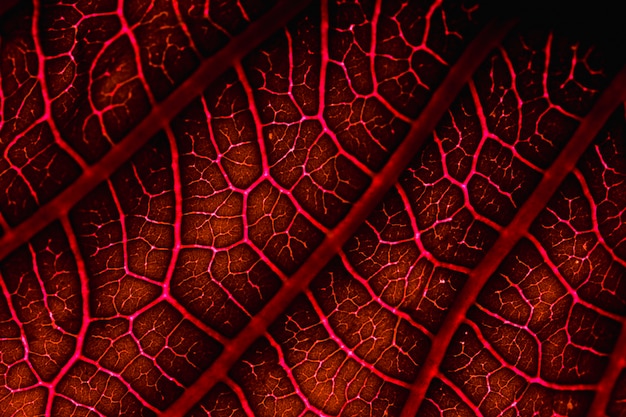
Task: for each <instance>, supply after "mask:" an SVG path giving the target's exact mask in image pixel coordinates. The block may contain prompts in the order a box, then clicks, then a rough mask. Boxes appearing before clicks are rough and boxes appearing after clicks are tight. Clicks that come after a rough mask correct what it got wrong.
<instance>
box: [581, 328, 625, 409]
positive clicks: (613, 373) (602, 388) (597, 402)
mask: <svg viewBox="0 0 626 417" xmlns="http://www.w3.org/2000/svg"><path fill="white" fill-rule="evenodd" d="M625 369H626V319H624V320H622V331H621V333H620V335H619V339H617V344H616V345H615V348H614V349H613V353H612V354H611V356H610V359H609V363H608V365H607V367H606V371H605V372H604V375H603V376H602V379H601V380H600V382H598V386H597V387H596V395H595V397H594V398H593V402H592V403H591V408H590V409H589V413H588V414H587V417H604V416H605V415H607V414H605V412H606V408H607V406H608V404H609V400H610V399H611V392H612V390H613V387H615V383H616V382H617V378H619V375H620V373H621V372H622V371H623V370H625Z"/></svg>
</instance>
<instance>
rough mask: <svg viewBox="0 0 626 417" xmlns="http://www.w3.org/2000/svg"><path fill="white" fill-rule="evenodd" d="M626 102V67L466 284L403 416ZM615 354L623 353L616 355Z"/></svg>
mask: <svg viewBox="0 0 626 417" xmlns="http://www.w3.org/2000/svg"><path fill="white" fill-rule="evenodd" d="M625 100H626V67H624V68H622V70H621V71H620V72H619V74H618V75H617V76H616V77H615V79H614V80H613V82H612V83H611V85H610V86H609V87H608V88H607V89H606V90H605V91H604V93H602V96H601V97H600V99H599V100H598V101H597V103H596V105H595V106H594V107H593V109H592V110H591V111H590V112H589V114H587V116H586V117H585V118H584V119H583V120H582V122H581V124H580V126H579V127H578V129H577V130H576V132H575V133H574V135H573V136H572V138H571V139H570V141H569V143H568V144H567V146H565V148H564V149H563V151H562V152H561V153H560V154H559V156H558V157H557V158H556V160H555V161H554V163H553V164H552V166H551V167H550V168H548V169H547V170H546V171H545V174H544V176H543V179H542V180H541V182H540V183H539V185H538V186H537V188H536V189H535V191H534V192H533V193H532V194H531V195H530V197H529V198H528V200H527V201H526V202H525V203H524V205H522V207H521V208H520V210H519V211H518V212H517V214H516V215H515V217H514V218H513V220H512V221H511V223H510V224H509V225H508V226H507V227H505V228H504V229H503V230H502V233H501V234H500V237H499V238H498V240H497V241H496V242H495V244H494V245H493V247H492V248H491V250H490V251H489V252H488V253H487V254H486V255H485V257H484V258H483V259H482V261H481V262H480V263H479V264H478V266H477V267H476V268H475V269H474V270H473V271H472V272H471V273H470V275H469V277H468V280H467V285H465V287H463V289H462V290H461V292H460V293H459V294H458V295H457V296H456V300H458V301H456V303H455V304H454V305H453V306H452V307H451V308H450V310H449V311H448V315H447V316H446V319H445V321H444V322H443V324H442V325H441V331H440V332H439V333H438V334H437V336H436V337H435V339H434V340H433V344H432V347H431V350H430V353H429V354H428V356H427V358H426V361H425V363H424V366H423V368H422V369H421V370H420V372H419V374H418V376H417V378H416V380H415V383H414V385H413V387H412V389H411V394H410V396H409V400H408V401H407V403H406V405H405V407H404V410H403V411H402V414H401V417H413V416H415V414H416V413H417V411H418V409H419V407H420V405H421V403H422V401H423V400H424V398H425V396H426V391H427V389H428V386H429V385H430V382H431V381H432V379H433V378H434V377H435V375H436V374H437V371H438V369H439V366H440V364H441V362H442V360H443V358H444V355H445V353H446V349H447V347H448V345H449V344H450V341H451V340H452V337H453V336H454V334H455V332H456V331H457V329H458V327H459V325H460V324H461V323H462V322H463V320H464V319H465V315H466V313H467V311H468V310H469V308H470V307H471V306H472V305H473V304H474V303H475V301H476V297H477V296H478V294H479V292H480V290H481V289H482V288H483V286H484V285H485V283H486V282H487V280H488V279H489V277H490V276H491V275H492V274H493V273H494V272H495V271H496V269H497V268H498V266H499V265H500V263H501V262H502V261H503V260H504V258H505V257H506V256H507V255H508V254H509V252H511V250H512V249H513V247H514V246H515V245H516V244H517V242H518V241H519V240H520V238H521V237H523V236H524V234H525V233H526V231H527V230H528V227H529V226H530V225H531V223H532V222H533V221H534V219H535V217H537V215H538V214H539V213H540V212H541V210H543V209H544V207H545V206H546V204H547V203H548V201H549V200H550V198H551V197H552V195H553V194H554V193H555V192H556V190H557V189H558V187H559V186H560V184H561V183H562V182H563V180H564V179H565V177H566V176H567V175H568V174H569V173H570V172H572V170H573V169H574V167H575V165H576V163H577V162H578V159H579V158H580V157H581V155H582V154H583V153H584V152H585V150H586V149H587V148H588V147H589V146H590V144H591V142H592V141H593V139H594V138H595V136H596V135H597V134H598V132H599V131H600V129H601V128H602V127H603V126H604V124H605V123H606V121H607V120H608V118H609V117H610V116H611V114H612V113H613V111H614V110H615V109H616V108H617V106H618V105H619V104H621V103H622V102H623V101H625ZM623 332H624V331H623ZM623 338H626V336H624V335H622V339H623ZM622 348H623V346H622ZM618 351H620V348H617V349H616V352H618ZM615 355H620V354H619V353H616V354H615Z"/></svg>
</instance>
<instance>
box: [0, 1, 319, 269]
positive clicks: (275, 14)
mask: <svg viewBox="0 0 626 417" xmlns="http://www.w3.org/2000/svg"><path fill="white" fill-rule="evenodd" d="M310 2H311V0H302V1H292V0H281V1H280V2H279V3H278V4H277V5H276V6H275V7H274V8H272V9H271V10H270V11H269V12H267V13H266V14H265V15H263V16H262V17H261V18H259V19H258V20H256V21H255V22H254V23H251V24H250V26H249V27H248V28H247V29H246V30H245V31H244V32H242V33H241V34H240V35H238V36H237V37H235V38H233V39H232V40H231V41H230V42H229V43H228V45H226V46H225V47H224V48H223V49H222V50H220V51H219V52H217V53H216V54H215V55H213V56H211V57H210V58H207V59H206V60H204V62H203V63H202V64H201V65H200V67H198V69H197V70H196V72H194V73H193V74H192V75H191V76H190V77H189V78H188V79H187V80H185V82H183V83H182V84H181V85H180V87H178V88H177V89H176V90H175V91H174V92H173V93H172V94H171V95H170V96H169V97H168V98H167V99H165V100H164V101H162V102H161V103H159V104H158V105H156V106H154V107H153V108H152V111H151V112H150V114H148V116H147V117H146V118H145V119H144V120H143V121H142V122H141V123H139V124H138V125H137V126H136V127H135V128H134V129H133V130H132V131H131V132H130V133H129V134H128V135H127V136H126V137H125V138H124V139H123V140H122V141H121V142H120V143H119V144H117V145H116V146H114V147H113V148H112V149H111V151H110V152H109V153H108V154H106V155H105V156H104V157H103V158H102V159H101V160H100V161H98V162H97V163H95V164H94V165H92V166H91V167H89V168H88V169H86V170H85V171H84V172H83V174H82V175H81V176H80V178H78V179H77V180H76V181H75V182H74V183H73V184H72V185H70V186H69V187H67V188H66V189H65V190H64V191H63V192H62V193H60V194H59V195H58V196H56V197H55V198H54V199H52V200H51V201H50V202H48V203H47V204H45V205H43V206H41V207H40V208H39V210H37V212H36V213H35V214H33V215H32V216H31V217H30V218H29V219H27V220H25V221H24V222H22V223H20V224H19V225H18V226H16V227H14V228H13V229H10V230H8V231H7V232H6V234H5V235H4V236H2V238H1V239H0V259H4V258H5V257H6V256H7V255H8V254H10V253H11V252H13V251H14V250H15V249H17V248H18V247H19V246H21V245H22V244H24V243H26V242H28V241H29V240H30V239H31V238H32V237H33V236H34V235H35V234H37V233H38V232H39V231H40V230H42V229H43V228H45V227H46V226H47V225H48V224H50V223H52V222H53V221H55V220H57V219H59V218H60V217H62V216H64V215H65V214H66V213H67V212H68V211H69V210H70V209H71V208H72V207H73V206H74V205H75V204H76V203H78V202H79V201H80V200H82V198H83V197H84V196H85V195H87V193H89V192H90V191H91V190H93V189H94V188H95V187H96V186H97V185H98V184H100V183H101V182H102V181H104V180H106V179H107V178H109V177H110V176H111V174H113V173H114V172H115V171H116V170H117V169H118V168H119V167H120V166H121V165H122V164H123V163H124V162H126V161H127V160H128V159H129V158H130V156H132V155H133V154H134V153H135V152H136V151H138V150H139V149H140V148H141V147H142V146H143V145H144V144H145V143H146V142H147V141H148V140H150V138H152V136H154V135H155V134H156V133H157V132H159V130H161V129H163V128H165V127H166V126H167V125H168V123H169V121H170V120H171V119H172V118H173V117H174V116H175V115H176V114H178V113H179V112H180V111H182V110H183V109H184V108H185V107H186V106H187V105H188V104H189V103H190V102H191V101H192V100H194V99H195V98H196V97H198V95H199V94H201V92H202V91H203V90H204V89H205V88H206V87H208V86H209V85H210V84H211V83H212V82H213V81H214V80H216V79H217V77H219V76H220V75H221V74H222V73H223V72H224V71H226V70H227V69H229V68H231V67H232V66H233V64H234V63H235V62H238V61H239V60H241V59H242V58H243V57H244V56H245V55H246V54H247V53H249V52H250V51H252V50H253V49H254V48H256V47H257V46H259V45H260V44H261V42H263V40H264V39H265V38H266V37H265V36H259V33H264V34H265V33H273V32H275V31H277V30H278V29H280V28H283V27H284V26H285V25H286V24H287V23H288V22H289V21H290V20H291V19H293V17H294V16H296V15H297V14H298V13H299V12H300V11H302V10H303V9H304V8H305V7H306V6H307V5H308V4H309V3H310Z"/></svg>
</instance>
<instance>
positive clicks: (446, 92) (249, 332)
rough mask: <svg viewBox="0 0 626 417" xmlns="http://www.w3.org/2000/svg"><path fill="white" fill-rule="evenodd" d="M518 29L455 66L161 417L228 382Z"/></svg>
mask: <svg viewBox="0 0 626 417" xmlns="http://www.w3.org/2000/svg"><path fill="white" fill-rule="evenodd" d="M513 24H514V22H512V21H507V22H492V23H490V24H489V25H487V27H485V29H483V31H482V32H481V33H480V34H479V35H478V36H477V37H476V38H475V39H474V40H473V41H472V42H471V43H470V45H469V46H468V48H467V49H466V50H465V52H464V53H463V54H462V55H461V57H460V58H459V60H458V61H457V63H456V64H454V66H452V68H451V69H450V72H449V73H448V75H447V76H446V78H445V79H444V81H443V82H442V83H441V85H440V87H439V88H438V89H437V92H435V94H433V96H432V98H431V100H430V101H429V103H428V105H427V106H426V107H425V108H424V110H423V111H422V113H421V114H420V116H419V118H418V119H417V120H416V121H415V122H414V123H413V126H412V127H411V130H410V132H409V134H408V136H407V137H406V139H405V140H404V141H403V142H402V144H401V145H400V146H399V147H398V149H397V150H396V151H395V152H394V153H393V155H392V156H391V157H390V158H389V161H388V162H387V164H386V165H385V167H384V168H383V169H382V170H381V171H380V172H379V173H377V174H376V175H375V176H374V177H373V179H372V183H371V185H370V187H369V188H368V189H367V190H366V191H365V193H364V194H363V196H362V197H361V199H360V200H359V201H357V202H356V203H355V204H354V205H353V206H352V209H351V210H350V212H349V213H348V214H347V215H346V217H345V218H344V219H343V220H342V221H341V222H339V224H338V225H337V227H335V229H333V230H331V231H330V232H329V233H328V234H327V235H326V238H325V239H324V241H323V242H322V244H321V245H320V246H319V247H318V248H317V249H316V250H315V251H313V253H312V254H311V256H310V257H309V258H308V259H307V260H306V261H305V262H304V263H303V264H302V265H301V266H300V268H299V269H298V270H297V271H296V272H295V273H294V274H293V276H292V277H291V278H290V279H289V280H288V281H286V282H285V283H284V284H283V286H282V287H281V289H280V290H279V291H278V292H277V293H276V295H275V296H274V298H272V299H271V300H270V301H269V302H268V303H267V304H266V305H265V307H264V308H263V309H262V310H261V311H260V312H259V314H257V315H256V316H255V317H254V318H253V319H252V320H251V321H250V322H249V323H248V325H247V326H246V327H245V328H244V329H243V330H242V331H241V332H240V333H239V334H238V335H237V336H236V337H235V338H234V339H233V340H232V341H231V343H230V344H229V345H227V346H225V348H224V351H223V352H222V354H221V355H220V356H219V357H218V358H217V360H216V361H215V362H214V363H213V364H212V365H211V366H210V367H209V368H208V369H207V370H206V371H205V372H204V373H203V374H202V375H201V376H200V378H198V380H197V381H196V382H195V383H194V384H193V385H191V386H190V387H189V388H188V389H187V390H186V391H185V392H184V393H183V395H181V396H180V397H179V398H178V400H176V401H175V402H174V403H173V404H172V405H171V406H170V407H169V408H168V409H167V410H166V411H165V412H164V413H163V414H161V416H162V417H166V416H167V417H173V416H180V415H184V414H185V413H186V412H187V411H189V410H190V409H191V407H193V405H194V404H195V403H196V402H198V401H199V400H200V399H201V398H202V396H203V395H204V394H206V393H207V392H209V390H210V389H211V388H212V387H213V386H214V385H215V384H216V383H217V382H218V381H220V380H222V379H223V378H224V377H225V376H226V374H227V372H228V370H229V369H230V368H231V366H232V365H233V364H235V363H236V361H237V360H238V359H239V357H240V356H241V355H243V353H244V352H245V351H246V350H247V349H248V347H249V346H250V345H251V344H252V343H253V342H254V341H255V340H256V339H257V338H258V337H260V336H262V335H263V334H265V333H266V331H267V328H268V326H269V325H270V324H271V323H272V322H273V321H274V320H276V318H278V316H279V315H280V314H281V312H282V311H283V310H284V308H285V306H286V305H288V304H289V303H290V302H291V301H292V300H293V299H294V298H295V297H296V296H297V295H298V294H300V293H301V292H302V291H304V290H305V289H306V288H307V287H308V285H309V283H310V282H311V281H312V280H313V278H314V277H315V276H316V275H317V274H318V273H319V272H320V271H321V270H322V268H323V267H324V266H325V265H326V264H327V263H328V262H329V261H330V260H331V259H332V257H333V256H335V255H336V254H337V253H338V252H339V251H340V250H341V247H342V246H343V245H344V243H345V242H346V241H347V240H348V239H349V238H350V236H352V234H353V233H354V232H356V230H357V229H358V227H359V226H360V225H361V224H362V223H363V222H364V221H365V219H366V218H367V216H368V215H369V214H370V213H371V212H372V210H373V209H374V208H375V207H376V206H377V205H378V204H379V202H380V201H381V200H382V199H383V197H384V196H385V194H386V193H387V191H388V190H389V189H390V188H391V187H393V186H394V185H395V183H396V182H397V180H398V178H399V176H400V174H401V173H402V172H403V171H404V169H405V168H406V166H407V165H408V164H409V162H410V161H411V159H413V157H414V155H415V154H416V153H417V151H418V150H419V149H420V148H421V146H422V144H423V143H424V142H425V141H426V139H427V138H428V137H429V136H430V134H431V132H432V131H433V129H434V128H435V127H436V125H437V123H438V122H439V119H441V117H442V116H443V115H444V113H445V112H446V111H447V110H448V108H449V107H450V105H451V104H452V101H453V100H454V99H455V98H456V96H457V95H458V93H459V91H460V90H461V89H462V88H463V86H464V85H465V84H466V83H467V81H468V80H469V78H470V77H471V75H472V74H473V73H474V71H475V70H476V69H477V68H478V66H479V65H480V63H482V62H483V61H484V59H485V58H486V57H487V55H488V54H489V52H490V51H491V50H492V49H493V48H495V47H496V46H497V45H498V44H499V43H500V41H501V40H502V38H503V37H504V35H505V34H506V33H507V32H508V31H509V30H510V29H511V28H512V27H513Z"/></svg>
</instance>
